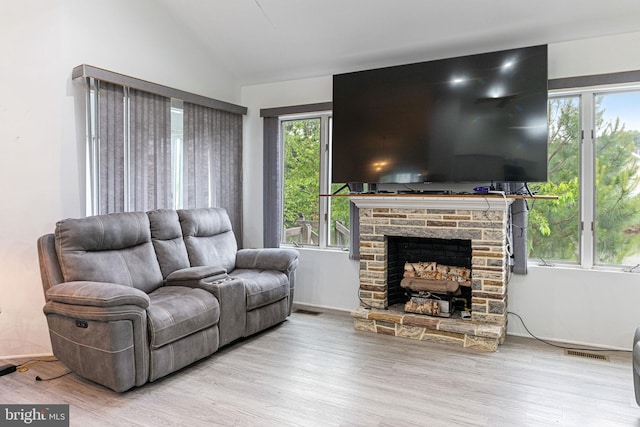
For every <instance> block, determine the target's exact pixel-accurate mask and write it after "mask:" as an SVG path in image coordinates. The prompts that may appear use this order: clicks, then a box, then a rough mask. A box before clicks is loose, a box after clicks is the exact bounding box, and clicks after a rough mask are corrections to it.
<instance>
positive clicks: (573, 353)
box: [564, 350, 609, 362]
mask: <svg viewBox="0 0 640 427" xmlns="http://www.w3.org/2000/svg"><path fill="white" fill-rule="evenodd" d="M564 354H565V355H566V356H574V357H582V358H585V359H592V360H602V361H603V362H608V361H609V356H607V355H606V354H597V353H590V352H588V351H581V350H565V351H564Z"/></svg>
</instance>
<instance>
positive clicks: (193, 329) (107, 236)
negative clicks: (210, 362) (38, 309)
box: [38, 208, 298, 392]
mask: <svg viewBox="0 0 640 427" xmlns="http://www.w3.org/2000/svg"><path fill="white" fill-rule="evenodd" d="M38 256H39V260H40V272H41V276H42V283H43V287H44V291H45V296H46V304H45V306H44V313H45V315H46V318H47V323H48V326H49V332H50V337H51V345H52V348H53V353H54V355H55V356H56V357H57V358H58V359H59V360H61V361H62V362H63V363H64V364H65V365H67V367H68V368H69V369H71V370H72V371H73V372H75V373H76V374H78V375H80V376H82V377H84V378H87V379H89V380H92V381H95V382H97V383H99V384H102V385H104V386H106V387H109V388H111V389H112V390H115V391H118V392H121V391H125V390H128V389H130V388H132V387H134V386H140V385H142V384H144V383H146V382H148V381H154V380H156V379H158V378H161V377H163V376H165V375H167V374H169V373H171V372H174V371H176V370H178V369H181V368H183V367H185V366H187V365H189V364H191V363H193V362H195V361H196V360H199V359H202V358H204V357H206V356H209V355H211V354H212V353H214V352H216V351H217V350H218V348H219V347H221V346H223V345H225V344H228V343H230V342H232V341H234V340H237V339H238V338H242V337H246V336H249V335H252V334H255V333H257V332H259V331H261V330H264V329H266V328H268V327H270V326H273V325H275V324H277V323H279V322H282V321H284V320H285V319H286V318H287V316H288V315H289V314H290V313H291V305H292V301H293V291H294V284H295V270H296V267H297V264H298V253H297V252H296V251H294V250H290V249H274V248H269V249H240V250H238V247H237V243H236V239H235V236H234V234H233V231H232V229H231V223H230V221H229V217H228V215H227V213H226V211H225V210H223V209H220V208H209V209H191V210H178V211H174V210H157V211H151V212H146V213H144V212H128V213H116V214H109V215H99V216H92V217H87V218H79V219H66V220H62V221H59V222H58V223H57V224H56V230H55V234H47V235H44V236H42V237H40V238H39V239H38Z"/></svg>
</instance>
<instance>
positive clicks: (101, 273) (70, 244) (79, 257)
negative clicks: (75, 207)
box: [55, 212, 162, 293]
mask: <svg viewBox="0 0 640 427" xmlns="http://www.w3.org/2000/svg"><path fill="white" fill-rule="evenodd" d="M55 236H56V252H57V254H58V260H59V262H60V269H61V271H62V275H63V277H64V280H65V282H72V281H76V280H83V281H92V282H109V283H117V284H119V285H124V286H131V287H134V288H137V289H140V290H142V291H144V292H147V293H149V292H151V291H153V290H154V289H156V288H158V287H159V286H161V285H162V273H161V272H160V267H159V265H158V261H157V259H156V254H155V252H154V250H153V245H152V243H151V233H150V230H149V219H148V218H147V215H146V214H144V213H142V212H125V213H114V214H108V215H97V216H91V217H87V218H78V219H73V218H71V219H65V220H62V221H59V222H58V223H57V224H56V232H55Z"/></svg>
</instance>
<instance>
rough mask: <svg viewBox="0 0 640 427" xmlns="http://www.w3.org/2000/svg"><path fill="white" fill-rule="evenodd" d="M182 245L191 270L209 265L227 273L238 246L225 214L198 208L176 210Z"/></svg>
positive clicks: (220, 211) (231, 267) (233, 263)
mask: <svg viewBox="0 0 640 427" xmlns="http://www.w3.org/2000/svg"><path fill="white" fill-rule="evenodd" d="M178 216H179V217H180V226H181V227H182V235H183V237H184V243H185V246H186V247H187V253H188V254H189V262H190V263H191V266H192V267H197V266H202V265H211V266H218V267H222V268H224V269H226V270H227V271H231V270H233V269H234V268H235V265H236V252H237V250H238V244H237V242H236V237H235V235H234V234H233V231H232V230H231V221H230V220H229V216H228V215H227V211H225V210H224V209H222V208H202V209H188V210H180V211H178Z"/></svg>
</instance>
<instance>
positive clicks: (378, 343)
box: [0, 313, 640, 427]
mask: <svg viewBox="0 0 640 427" xmlns="http://www.w3.org/2000/svg"><path fill="white" fill-rule="evenodd" d="M630 339H632V337H630ZM606 354H608V355H610V361H598V360H591V359H584V358H578V357H572V356H566V355H565V354H564V352H563V351H562V350H561V349H557V348H553V347H549V346H547V345H545V344H542V343H539V342H537V341H535V340H532V339H527V338H519V337H507V340H506V343H505V344H504V345H502V346H500V348H499V351H498V352H496V353H479V352H476V351H472V350H464V349H460V348H454V347H449V346H446V345H439V344H434V343H428V342H420V341H415V340H409V339H403V338H394V337H388V336H385V335H376V334H371V333H364V332H358V331H355V330H354V329H353V321H352V318H351V317H349V316H343V315H336V314H329V313H323V314H320V315H313V314H304V313H294V314H293V315H292V316H291V317H290V318H289V320H287V321H286V322H284V323H283V324H281V325H279V326H277V327H275V328H272V329H270V330H268V331H265V332H264V333H261V334H259V335H257V336H255V337H252V338H250V339H247V340H244V341H242V342H239V343H236V344H233V345H231V346H229V347H227V348H224V349H222V350H221V351H219V352H218V353H216V354H214V355H213V356H211V357H209V358H207V359H205V360H203V361H200V362H198V363H196V364H194V365H192V366H190V367H187V368H185V369H183V370H182V371H180V372H177V373H174V374H172V375H170V376H168V377H166V378H163V379H161V380H159V381H157V382H155V383H150V384H146V385H145V386H143V387H139V388H137V389H133V390H131V391H128V392H126V393H122V394H117V393H114V392H112V391H110V390H107V389H105V388H103V387H100V386H97V385H94V384H92V383H89V382H87V381H85V380H83V379H81V378H79V377H77V376H75V375H73V374H70V375H67V376H64V377H62V378H59V379H56V380H52V381H39V382H37V381H35V380H34V378H35V376H36V375H39V376H41V377H42V378H48V377H51V376H55V375H57V374H60V373H63V372H65V371H66V369H65V368H64V366H62V365H61V363H60V362H52V363H37V364H35V365H32V366H31V367H30V369H29V371H28V372H24V373H19V372H16V373H13V374H9V375H6V376H4V377H0V403H3V404H14V403H15V404H59V403H64V404H69V405H70V419H71V425H72V426H213V425H226V426H394V427H396V426H452V425H459V426H528V425H531V426H549V425H563V426H633V425H636V426H640V408H639V407H638V406H636V404H635V400H634V395H633V382H632V377H631V354H630V353H624V352H623V353H619V352H610V353H606ZM13 362H14V363H23V362H25V360H15V361H13ZM2 363H6V361H3V362H2Z"/></svg>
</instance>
